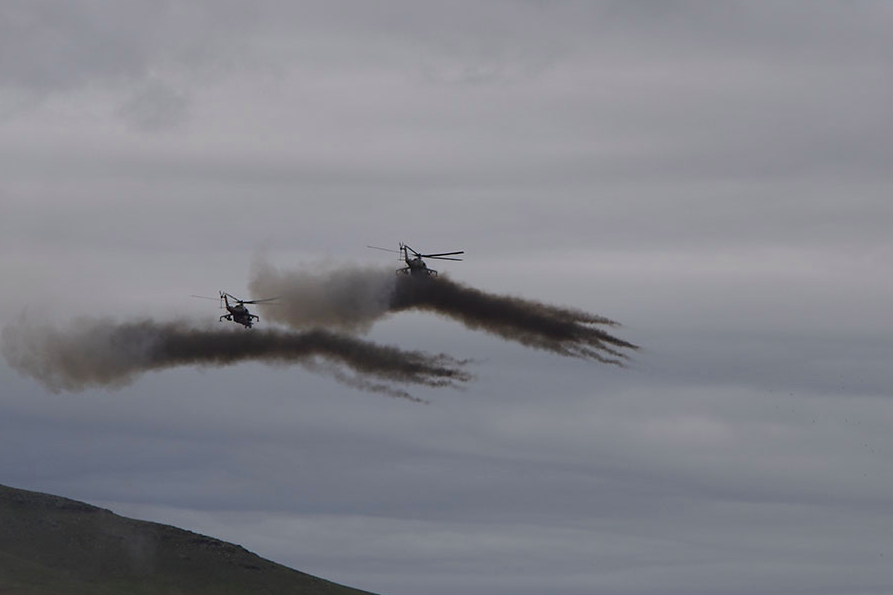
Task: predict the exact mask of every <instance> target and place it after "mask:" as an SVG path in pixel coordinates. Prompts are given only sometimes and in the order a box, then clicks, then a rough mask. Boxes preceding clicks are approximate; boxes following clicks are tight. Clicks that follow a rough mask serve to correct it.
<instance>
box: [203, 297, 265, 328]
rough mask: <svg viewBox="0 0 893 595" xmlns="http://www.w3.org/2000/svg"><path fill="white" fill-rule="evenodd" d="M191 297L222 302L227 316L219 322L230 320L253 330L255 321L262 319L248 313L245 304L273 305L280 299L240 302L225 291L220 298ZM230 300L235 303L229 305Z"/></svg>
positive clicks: (221, 305) (223, 316) (221, 304)
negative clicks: (272, 303)
mask: <svg viewBox="0 0 893 595" xmlns="http://www.w3.org/2000/svg"><path fill="white" fill-rule="evenodd" d="M191 297H195V298H202V299H204V300H218V301H219V302H220V307H221V308H222V307H224V305H225V306H226V311H227V314H224V315H222V316H221V317H220V318H219V319H218V322H223V321H224V320H229V321H231V322H236V323H238V324H241V325H242V326H244V327H245V328H251V327H252V326H253V325H254V322H253V321H257V322H260V317H259V316H258V315H257V314H252V313H251V312H249V311H248V308H246V307H245V304H267V305H271V302H274V301H275V300H278V299H279V298H278V297H275V298H267V299H264V300H240V299H239V298H237V297H236V296H234V295H233V294H231V293H227V292H225V291H221V292H220V297H219V298H212V297H206V296H203V295H193V296H191ZM230 298H232V300H233V301H234V302H235V303H233V304H230V303H229V300H230Z"/></svg>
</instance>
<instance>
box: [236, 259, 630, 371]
mask: <svg viewBox="0 0 893 595" xmlns="http://www.w3.org/2000/svg"><path fill="white" fill-rule="evenodd" d="M250 287H251V292H252V295H258V296H264V297H265V296H266V295H267V294H269V295H276V296H279V298H280V300H279V303H280V305H279V306H276V307H272V308H267V309H266V310H265V313H266V317H267V319H273V320H275V321H277V322H280V323H283V324H285V325H288V326H290V327H292V328H295V329H301V328H308V327H313V326H319V325H327V326H334V327H337V328H342V329H345V330H366V329H368V328H369V327H370V326H371V325H372V323H374V322H375V321H376V320H378V319H380V318H382V317H384V316H386V315H388V314H389V313H393V312H399V311H402V310H410V309H416V310H426V311H430V312H434V313H437V314H441V315H443V316H448V317H450V318H453V319H455V320H458V321H459V322H461V323H462V324H464V325H465V326H466V327H469V328H472V329H480V330H483V331H485V332H488V333H491V334H494V335H496V336H499V337H502V338H503V339H506V340H509V341H516V342H518V343H521V344H523V345H527V346H529V347H534V348H538V349H544V350H548V351H552V352H554V353H558V354H561V355H565V356H571V357H579V358H584V359H592V360H596V361H599V362H604V363H611V364H616V365H623V361H624V360H626V359H628V357H629V356H628V355H627V353H628V352H629V351H632V350H635V349H637V348H638V347H637V346H636V345H634V344H632V343H630V342H628V341H624V340H623V339H620V338H618V337H616V336H614V335H612V334H611V333H609V332H607V331H606V330H605V328H606V327H616V326H618V325H617V323H616V322H614V321H612V320H610V319H608V318H604V317H602V316H597V315H594V314H590V313H588V312H585V311H582V310H576V309H572V308H561V307H557V306H552V305H549V304H544V303H542V302H538V301H535V300H529V299H524V298H520V297H515V296H508V295H498V294H492V293H487V292H485V291H481V290H479V289H476V288H474V287H469V286H467V285H463V284H461V283H457V282H455V281H452V280H450V279H449V278H447V277H446V276H444V275H442V276H439V277H428V276H409V275H395V274H394V271H393V270H390V269H378V268H376V269H369V268H360V267H341V268H337V269H328V270H327V269H325V268H324V267H317V268H316V269H314V270H313V271H312V272H306V271H285V270H280V269H277V268H275V267H273V266H271V265H269V264H266V263H264V262H256V263H255V265H254V267H253V269H252V275H251V282H250Z"/></svg>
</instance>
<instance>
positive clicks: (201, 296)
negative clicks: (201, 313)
mask: <svg viewBox="0 0 893 595" xmlns="http://www.w3.org/2000/svg"><path fill="white" fill-rule="evenodd" d="M189 297H197V298H202V299H203V300H214V301H215V302H219V301H220V298H219V297H215V298H212V297H208V296H206V295H190V296H189Z"/></svg>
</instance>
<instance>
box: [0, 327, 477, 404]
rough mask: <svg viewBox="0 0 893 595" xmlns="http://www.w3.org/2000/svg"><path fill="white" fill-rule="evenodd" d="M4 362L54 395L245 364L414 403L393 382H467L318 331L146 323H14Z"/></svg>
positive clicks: (392, 350) (439, 358)
mask: <svg viewBox="0 0 893 595" xmlns="http://www.w3.org/2000/svg"><path fill="white" fill-rule="evenodd" d="M3 355H4V357H5V358H6V360H7V361H8V362H9V364H10V365H11V366H12V367H14V368H16V369H17V370H18V371H19V372H21V373H23V374H27V375H29V376H31V377H33V378H35V379H36V380H38V381H40V382H41V383H43V384H44V385H45V386H46V387H47V388H49V389H50V390H53V391H55V392H58V391H60V390H73V391H77V390H83V389H84V388H87V387H90V386H106V387H120V386H123V385H126V384H128V383H130V382H132V381H133V380H134V379H135V378H136V377H137V376H138V375H139V374H142V373H143V372H146V371H149V370H159V369H163V368H170V367H174V366H186V365H198V366H225V365H231V364H236V363H238V362H242V361H248V360H256V361H263V362H266V363H270V364H275V363H279V364H292V363H298V364H301V365H303V366H305V367H307V368H310V369H316V370H324V371H326V372H328V373H331V374H333V375H334V376H335V377H336V378H337V379H339V380H341V381H342V382H346V383H347V384H350V385H351V386H354V387H357V388H362V389H366V390H374V391H377V392H383V393H386V394H389V395H391V396H395V397H403V398H409V399H411V400H415V401H418V399H415V398H414V397H412V396H411V395H409V394H408V393H407V392H406V391H404V390H402V389H398V388H395V387H393V386H392V383H395V382H396V383H414V384H421V385H425V386H433V387H440V386H451V387H456V386H457V385H458V383H461V382H465V381H467V380H469V379H470V375H469V374H468V373H467V372H465V371H463V370H462V366H463V365H464V364H465V363H467V362H464V361H459V360H456V359H453V358H451V357H449V356H447V355H444V354H439V355H431V354H427V353H423V352H419V351H404V350H402V349H399V348H397V347H392V346H387V345H379V344H376V343H371V342H368V341H363V340H361V339H358V338H356V337H352V336H346V335H340V334H336V333H332V332H329V331H324V330H319V329H314V330H309V331H304V332H299V333H296V332H288V331H281V330H270V329H264V330H259V329H253V330H251V331H247V330H242V329H239V330H236V329H210V328H197V327H193V326H189V325H188V324H187V323H184V322H156V321H152V320H141V321H136V322H124V323H118V322H115V321H113V320H111V319H107V318H102V319H96V318H80V319H77V320H75V321H74V322H73V323H72V324H71V325H70V326H69V327H68V328H65V329H59V328H56V327H52V326H28V325H27V324H26V323H19V324H17V325H14V326H8V327H6V328H5V329H3ZM345 367H346V368H348V369H349V370H351V371H352V372H353V375H351V374H348V373H347V372H346V371H345V370H344V368H345Z"/></svg>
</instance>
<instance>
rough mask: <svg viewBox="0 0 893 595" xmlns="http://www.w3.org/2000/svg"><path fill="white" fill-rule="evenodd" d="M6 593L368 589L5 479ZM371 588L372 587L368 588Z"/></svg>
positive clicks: (296, 593)
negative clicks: (27, 488) (19, 486)
mask: <svg viewBox="0 0 893 595" xmlns="http://www.w3.org/2000/svg"><path fill="white" fill-rule="evenodd" d="M0 593H3V594H4V595H13V594H16V595H18V594H25V593H27V594H28V595H63V594H64V595H86V594H90V595H106V594H108V595H113V594H114V595H118V594H120V593H128V594H132V595H160V594H162V593H163V594H165V595H204V594H208V595H211V594H215V595H229V594H233V595H235V594H236V593H238V594H243V593H252V594H258V595H264V594H269V595H274V594H275V595H362V594H363V593H366V592H365V591H358V590H356V589H351V588H348V587H342V586H340V585H336V584H334V583H330V582H328V581H324V580H322V579H318V578H315V577H312V576H310V575H309V574H304V573H302V572H298V571H296V570H292V569H290V568H287V567H285V566H281V565H279V564H275V563H273V562H270V561H268V560H264V559H263V558H260V557H258V556H256V555H255V554H252V553H251V552H249V551H248V550H246V549H244V548H242V547H241V546H238V545H233V544H230V543H226V542H223V541H219V540H217V539H213V538H211V537H205V536H203V535H198V534H197V533H192V532H190V531H184V530H182V529H177V528H175V527H170V526H167V525H160V524H158V523H149V522H145V521H136V520H133V519H128V518H124V517H120V516H118V515H116V514H113V513H112V512H110V511H108V510H104V509H102V508H97V507H95V506H90V505H89V504H84V503H82V502H77V501H74V500H69V499H67V498H60V497H58V496H50V495H47V494H40V493H37V492H28V491H24V490H18V489H15V488H9V487H6V486H2V485H0ZM367 595H368V594H367Z"/></svg>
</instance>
